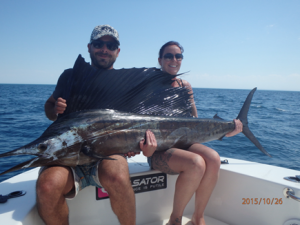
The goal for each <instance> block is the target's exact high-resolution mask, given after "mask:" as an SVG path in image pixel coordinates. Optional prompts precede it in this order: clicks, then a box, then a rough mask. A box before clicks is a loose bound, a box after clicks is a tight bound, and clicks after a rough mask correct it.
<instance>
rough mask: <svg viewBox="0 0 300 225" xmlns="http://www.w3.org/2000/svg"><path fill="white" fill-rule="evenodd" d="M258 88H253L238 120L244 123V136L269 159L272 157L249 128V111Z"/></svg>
mask: <svg viewBox="0 0 300 225" xmlns="http://www.w3.org/2000/svg"><path fill="white" fill-rule="evenodd" d="M256 89H257V88H253V89H252V91H251V92H250V93H249V94H248V96H247V98H246V100H245V102H244V105H243V107H242V109H241V111H240V113H239V115H238V116H237V119H239V120H240V121H241V122H242V123H243V134H244V135H245V136H246V137H247V138H248V139H249V140H250V141H251V142H252V143H253V144H254V145H255V146H256V147H257V148H258V149H259V150H260V151H261V152H263V153H264V154H266V155H267V156H269V157H272V156H271V155H270V154H269V153H268V152H267V151H266V150H265V149H264V148H263V147H262V145H261V144H260V143H259V141H258V140H257V139H256V137H255V136H254V134H253V133H252V132H251V130H250V129H249V127H248V117H247V116H248V111H249V108H250V104H251V101H252V97H253V94H254V92H255V91H256Z"/></svg>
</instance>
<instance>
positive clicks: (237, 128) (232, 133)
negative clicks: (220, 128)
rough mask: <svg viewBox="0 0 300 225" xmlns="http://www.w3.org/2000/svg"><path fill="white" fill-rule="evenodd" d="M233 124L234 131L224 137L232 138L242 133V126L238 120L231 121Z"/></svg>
mask: <svg viewBox="0 0 300 225" xmlns="http://www.w3.org/2000/svg"><path fill="white" fill-rule="evenodd" d="M233 121H234V123H235V129H234V130H233V131H231V132H229V133H227V134H226V135H225V136H226V137H232V136H234V135H237V134H238V133H240V132H242V131H243V124H242V122H241V121H240V120H237V119H234V120H233Z"/></svg>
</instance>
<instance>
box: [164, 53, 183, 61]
mask: <svg viewBox="0 0 300 225" xmlns="http://www.w3.org/2000/svg"><path fill="white" fill-rule="evenodd" d="M174 57H175V58H176V59H177V60H178V61H181V60H182V59H183V55H182V54H179V53H177V54H175V55H173V54H172V53H166V54H165V55H164V59H166V60H172V59H174Z"/></svg>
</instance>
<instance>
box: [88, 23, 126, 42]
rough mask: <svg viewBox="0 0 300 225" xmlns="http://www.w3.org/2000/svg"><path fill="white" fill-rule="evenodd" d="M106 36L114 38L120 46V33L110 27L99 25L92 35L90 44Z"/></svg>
mask: <svg viewBox="0 0 300 225" xmlns="http://www.w3.org/2000/svg"><path fill="white" fill-rule="evenodd" d="M105 35H109V36H111V37H113V38H114V39H115V40H116V41H117V43H118V44H119V45H120V41H119V34H118V31H117V30H115V29H114V28H113V27H111V26H109V25H99V26H96V27H95V28H94V30H93V32H92V34H91V39H90V44H91V43H92V41H95V40H97V39H99V38H101V37H103V36H105Z"/></svg>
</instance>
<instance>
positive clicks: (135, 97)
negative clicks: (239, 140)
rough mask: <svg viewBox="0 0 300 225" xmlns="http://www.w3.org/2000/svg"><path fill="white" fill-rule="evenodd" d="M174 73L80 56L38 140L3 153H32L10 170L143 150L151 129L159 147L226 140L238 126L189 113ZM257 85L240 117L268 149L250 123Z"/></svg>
mask: <svg viewBox="0 0 300 225" xmlns="http://www.w3.org/2000/svg"><path fill="white" fill-rule="evenodd" d="M175 77H176V76H173V75H170V74H167V73H164V72H162V71H160V70H157V69H156V68H140V69H137V68H133V69H121V70H97V69H95V68H93V67H92V66H90V65H89V64H88V63H86V62H85V61H84V59H83V58H82V57H81V56H80V55H79V57H78V58H77V60H76V62H75V64H74V67H73V74H72V76H70V78H69V80H68V85H67V86H66V89H65V90H64V93H63V96H61V97H63V98H64V99H66V100H67V109H66V111H65V112H64V114H63V115H62V116H59V117H58V119H57V120H56V121H55V122H53V123H52V124H51V125H50V126H49V127H48V128H47V129H46V131H45V132H44V133H43V134H42V135H41V136H40V137H39V138H38V139H36V140H35V141H33V142H31V143H29V144H27V145H25V146H22V147H20V148H18V149H15V150H13V151H10V152H7V153H3V154H1V155H0V157H6V156H15V155H34V156H36V157H35V158H33V159H30V160H28V161H26V162H23V163H21V164H19V165H17V166H15V167H13V168H11V169H9V170H7V171H5V172H2V173H1V174H0V175H2V174H5V173H7V172H11V171H15V170H19V169H22V168H28V167H38V166H45V165H64V166H76V165H83V164H86V163H91V162H94V161H97V160H99V159H103V158H105V159H110V158H109V155H112V154H122V153H128V152H139V151H140V148H139V141H140V140H141V139H142V138H143V137H144V135H145V131H146V130H148V129H150V130H151V131H152V132H153V133H154V135H155V137H156V139H157V144H158V147H157V150H156V151H164V150H167V149H169V148H172V147H176V148H182V149H186V148H188V147H189V146H190V145H192V144H193V143H196V142H198V143H203V142H208V141H212V140H216V139H222V137H224V136H225V134H226V133H228V132H230V131H232V130H234V128H235V124H234V122H233V121H225V120H222V119H221V118H219V117H218V116H215V117H214V118H213V119H199V118H192V117H191V113H190V111H191V102H190V98H191V96H190V94H189V91H188V90H187V89H186V88H182V87H177V88H173V87H171V83H172V82H173V80H172V79H173V78H175ZM255 90H256V88H254V89H253V90H252V91H251V92H250V93H249V95H248V97H247V98H246V101H245V103H244V105H243V107H242V109H241V111H240V113H239V115H238V116H237V118H238V119H240V120H241V121H242V123H243V133H244V134H245V136H247V137H248V138H249V139H250V141H252V142H253V143H254V144H255V146H257V148H259V149H260V150H261V151H262V152H263V153H264V154H266V155H268V156H270V154H269V153H268V152H267V151H266V150H265V149H264V148H263V147H262V146H261V144H260V143H259V141H258V140H257V139H256V138H255V136H254V135H253V134H252V132H251V131H250V130H249V127H248V120H247V114H248V111H249V107H250V103H251V100H252V97H253V94H254V92H255Z"/></svg>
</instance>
